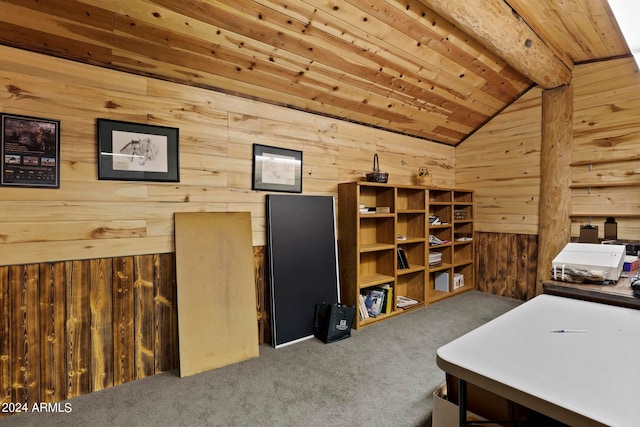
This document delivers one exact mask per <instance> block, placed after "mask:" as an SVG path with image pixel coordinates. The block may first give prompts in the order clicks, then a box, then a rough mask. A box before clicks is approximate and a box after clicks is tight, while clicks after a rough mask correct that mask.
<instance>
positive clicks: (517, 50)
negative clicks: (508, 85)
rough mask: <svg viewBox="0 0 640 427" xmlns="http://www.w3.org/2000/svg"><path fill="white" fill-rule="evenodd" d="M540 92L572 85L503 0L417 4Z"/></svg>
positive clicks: (568, 70) (427, 0) (567, 72)
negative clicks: (499, 59)
mask: <svg viewBox="0 0 640 427" xmlns="http://www.w3.org/2000/svg"><path fill="white" fill-rule="evenodd" d="M420 1H421V2H422V3H423V4H424V5H425V6H428V7H429V8H430V9H432V10H433V11H434V12H436V13H437V14H439V15H441V16H442V17H443V18H445V19H447V20H448V21H450V22H452V23H453V24H455V25H456V26H457V27H458V28H459V29H460V30H462V31H464V32H465V33H467V34H468V35H470V36H471V37H473V38H475V39H476V40H477V41H479V42H480V43H482V44H483V45H484V46H485V47H486V48H487V49H489V50H490V51H492V52H493V53H495V54H497V55H498V56H500V57H501V58H503V59H504V60H505V61H506V62H507V63H508V64H509V65H511V66H512V67H513V68H515V69H516V70H518V71H519V72H520V73H522V74H523V75H525V76H527V77H528V78H529V79H531V81H533V82H534V83H536V84H537V85H538V86H540V87H541V88H543V89H552V88H555V87H559V86H565V85H567V84H569V83H570V82H571V68H570V67H572V66H573V64H565V63H564V62H562V61H561V60H560V59H559V58H558V57H557V56H556V55H555V54H554V52H553V50H552V49H551V48H550V47H549V46H548V45H547V44H546V43H545V42H544V41H543V40H542V39H541V38H540V37H538V35H537V34H536V33H535V32H534V31H533V30H532V29H531V28H530V27H529V26H528V25H527V23H526V22H524V20H523V19H522V18H521V17H520V16H519V15H517V14H516V13H515V12H514V11H513V10H512V9H511V7H510V6H509V5H508V4H507V3H506V2H505V1H503V0H420Z"/></svg>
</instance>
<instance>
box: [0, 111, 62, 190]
mask: <svg viewBox="0 0 640 427" xmlns="http://www.w3.org/2000/svg"><path fill="white" fill-rule="evenodd" d="M0 127H1V131H0V136H1V142H0V144H1V146H2V148H1V149H0V151H1V154H2V166H1V169H2V171H1V173H0V185H2V186H13V187H37V188H60V120H53V119H45V118H40V117H31V116H23V115H18V114H8V113H5V114H0Z"/></svg>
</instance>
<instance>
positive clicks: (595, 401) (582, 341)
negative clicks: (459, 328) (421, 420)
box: [437, 294, 640, 427]
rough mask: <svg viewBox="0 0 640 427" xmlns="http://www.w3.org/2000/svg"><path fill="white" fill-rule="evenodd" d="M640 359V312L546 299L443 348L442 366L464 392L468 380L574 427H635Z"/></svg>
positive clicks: (639, 419) (639, 397) (439, 353)
mask: <svg viewBox="0 0 640 427" xmlns="http://www.w3.org/2000/svg"><path fill="white" fill-rule="evenodd" d="M561 330H564V331H565V332H558V331H561ZM639 355H640V310H634V309H630V308H624V307H615V306H611V305H605V304H600V303H596V302H589V301H581V300H577V299H571V298H564V297H560V296H553V295H544V294H543V295H539V296H537V297H535V298H533V299H532V300H530V301H528V302H525V303H523V304H522V305H520V306H518V307H516V308H515V309H513V310H511V311H509V312H507V313H505V314H504V315H502V316H500V317H498V318H496V319H494V320H492V321H490V322H488V323H486V324H484V325H482V326H480V327H479V328H477V329H475V330H473V331H471V332H469V333H467V334H466V335H463V336H462V337H460V338H458V339H456V340H454V341H452V342H450V343H449V344H446V345H444V346H442V347H440V348H439V349H438V351H437V364H438V366H439V367H440V368H441V369H442V370H444V371H445V372H447V373H449V374H451V375H453V376H455V377H457V378H458V379H459V380H460V390H461V392H462V393H464V391H465V390H466V383H467V382H468V383H470V384H475V385H477V386H479V387H481V388H483V389H485V390H487V391H490V392H493V393H495V394H498V395H500V396H503V397H505V398H507V399H509V400H511V401H514V402H516V403H519V404H521V405H523V406H525V407H527V408H530V409H533V410H535V411H538V412H540V413H542V414H545V415H547V416H549V417H551V418H553V419H556V420H558V421H561V422H563V423H566V424H569V425H572V426H619V427H623V426H629V427H635V426H640V393H638V390H639V389H640V362H639V360H638V359H639V358H638V356H639ZM463 397H464V396H461V400H460V402H459V403H460V406H461V407H460V412H461V415H462V414H464V417H463V416H461V418H460V419H461V425H463V422H464V419H465V417H466V408H465V401H464V398H463Z"/></svg>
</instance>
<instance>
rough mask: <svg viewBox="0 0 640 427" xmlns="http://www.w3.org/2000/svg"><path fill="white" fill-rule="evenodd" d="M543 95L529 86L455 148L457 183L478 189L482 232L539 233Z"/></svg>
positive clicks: (476, 198) (478, 219)
mask: <svg viewBox="0 0 640 427" xmlns="http://www.w3.org/2000/svg"><path fill="white" fill-rule="evenodd" d="M541 94H542V91H541V90H540V89H538V88H534V89H531V90H529V92H527V93H526V94H525V95H524V96H523V97H522V98H520V99H519V100H518V101H516V102H515V103H513V104H512V105H511V106H510V107H508V108H507V109H505V110H504V111H503V112H502V113H500V114H499V115H498V116H497V117H494V118H493V120H491V121H490V122H489V123H488V124H487V125H485V126H484V127H483V128H482V129H480V130H479V131H478V132H476V133H475V134H474V135H472V136H471V137H470V138H469V139H467V140H466V141H465V142H463V143H462V144H460V145H459V146H458V147H457V148H456V185H457V186H458V187H460V188H471V189H474V190H475V194H474V202H475V224H476V230H478V231H484V232H492V233H522V234H537V233H538V202H539V196H540V126H541Z"/></svg>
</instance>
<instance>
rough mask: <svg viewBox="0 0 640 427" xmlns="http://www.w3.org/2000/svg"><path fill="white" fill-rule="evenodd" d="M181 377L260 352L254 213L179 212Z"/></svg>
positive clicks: (251, 356) (177, 273) (178, 273)
mask: <svg viewBox="0 0 640 427" xmlns="http://www.w3.org/2000/svg"><path fill="white" fill-rule="evenodd" d="M175 244H176V287H177V297H178V341H179V348H180V376H181V377H184V376H188V375H193V374H197V373H200V372H204V371H207V370H210V369H215V368H219V367H222V366H226V365H230V364H233V363H236V362H240V361H243V360H247V359H250V358H253V357H257V356H258V326H257V323H256V295H255V286H254V278H253V247H252V243H251V214H250V213H249V212H197V213H196V212H194V213H188V212H183V213H176V214H175Z"/></svg>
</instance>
